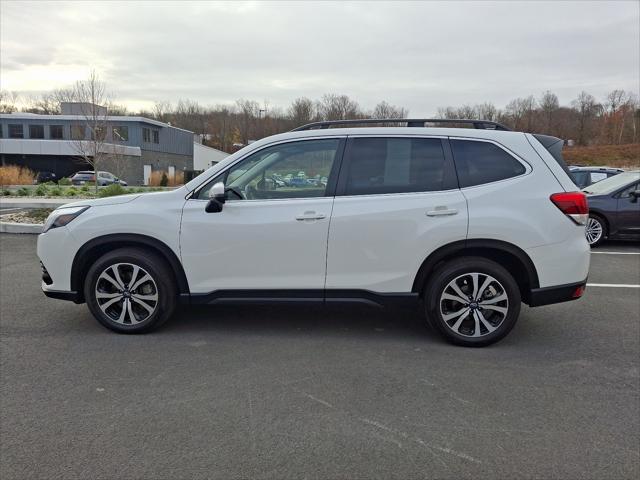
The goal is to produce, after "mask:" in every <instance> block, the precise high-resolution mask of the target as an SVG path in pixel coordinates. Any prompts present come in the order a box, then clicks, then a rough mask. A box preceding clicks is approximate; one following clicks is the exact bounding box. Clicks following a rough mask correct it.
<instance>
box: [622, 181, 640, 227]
mask: <svg viewBox="0 0 640 480" xmlns="http://www.w3.org/2000/svg"><path fill="white" fill-rule="evenodd" d="M638 189H640V183H634V184H633V185H630V186H629V187H627V188H625V189H624V190H623V191H622V192H620V193H619V194H618V195H617V197H618V198H617V209H616V225H617V230H618V233H622V234H640V201H639V200H636V201H635V202H634V201H632V200H633V197H632V196H631V192H634V191H636V190H638Z"/></svg>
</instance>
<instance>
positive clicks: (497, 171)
mask: <svg viewBox="0 0 640 480" xmlns="http://www.w3.org/2000/svg"><path fill="white" fill-rule="evenodd" d="M451 148H452V149H453V157H454V159H455V162H456V170H457V171H458V180H459V181H460V187H471V186H473V185H481V184H483V183H490V182H496V181H498V180H504V179H505V178H511V177H517V176H518V175H522V174H523V173H524V172H525V171H526V170H525V168H524V166H523V165H522V164H521V163H520V162H518V161H517V160H516V159H515V158H513V157H512V156H511V155H509V154H508V153H507V152H505V151H504V150H503V149H502V148H500V147H498V146H497V145H494V144H493V143H489V142H477V141H473V140H451Z"/></svg>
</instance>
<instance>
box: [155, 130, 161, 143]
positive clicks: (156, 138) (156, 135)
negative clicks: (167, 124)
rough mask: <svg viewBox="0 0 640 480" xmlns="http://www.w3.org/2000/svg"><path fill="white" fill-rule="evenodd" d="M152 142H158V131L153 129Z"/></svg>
mask: <svg viewBox="0 0 640 480" xmlns="http://www.w3.org/2000/svg"><path fill="white" fill-rule="evenodd" d="M153 143H160V131H159V130H154V131H153Z"/></svg>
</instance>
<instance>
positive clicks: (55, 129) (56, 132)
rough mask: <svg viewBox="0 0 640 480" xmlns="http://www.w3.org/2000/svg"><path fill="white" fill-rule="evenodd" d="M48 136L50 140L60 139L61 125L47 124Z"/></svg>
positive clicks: (61, 136)
mask: <svg viewBox="0 0 640 480" xmlns="http://www.w3.org/2000/svg"><path fill="white" fill-rule="evenodd" d="M49 137H50V138H51V139H52V140H62V138H63V133H62V125H50V126H49Z"/></svg>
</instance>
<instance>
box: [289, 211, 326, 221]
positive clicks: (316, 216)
mask: <svg viewBox="0 0 640 480" xmlns="http://www.w3.org/2000/svg"><path fill="white" fill-rule="evenodd" d="M323 218H327V216H326V215H325V214H324V213H316V212H304V213H303V214H302V215H297V216H296V220H298V221H299V222H304V221H305V220H322V219H323Z"/></svg>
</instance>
